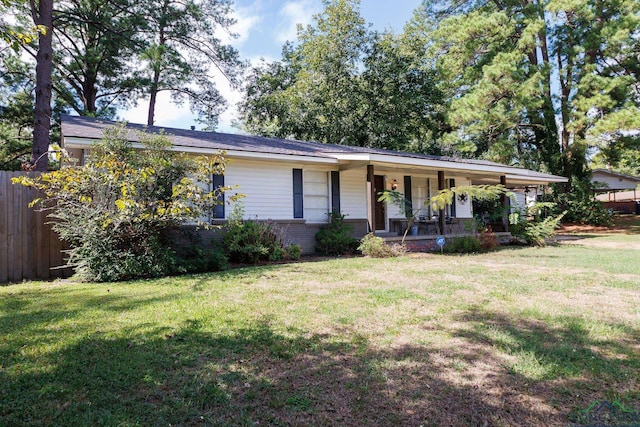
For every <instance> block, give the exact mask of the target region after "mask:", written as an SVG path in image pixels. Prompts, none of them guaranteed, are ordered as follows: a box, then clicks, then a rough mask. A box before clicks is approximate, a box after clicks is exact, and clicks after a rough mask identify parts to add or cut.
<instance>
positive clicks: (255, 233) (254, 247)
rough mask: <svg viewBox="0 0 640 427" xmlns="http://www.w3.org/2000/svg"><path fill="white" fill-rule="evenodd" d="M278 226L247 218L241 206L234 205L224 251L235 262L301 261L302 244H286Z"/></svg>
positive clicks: (226, 226)
mask: <svg viewBox="0 0 640 427" xmlns="http://www.w3.org/2000/svg"><path fill="white" fill-rule="evenodd" d="M278 231H279V230H277V227H276V226H275V225H274V224H272V223H269V222H262V221H261V222H258V221H252V220H245V219H244V208H243V206H242V204H241V203H239V202H238V203H236V204H235V205H234V208H233V211H232V212H231V214H230V216H229V219H228V221H227V224H226V225H225V234H224V237H223V239H222V241H223V244H224V248H225V250H226V252H227V254H228V255H229V259H230V260H231V261H233V262H240V263H249V264H255V263H257V262H258V261H282V260H285V259H299V258H300V255H301V248H300V246H298V245H289V246H287V245H285V244H284V243H283V239H282V237H281V236H280V234H281V233H279V232H278Z"/></svg>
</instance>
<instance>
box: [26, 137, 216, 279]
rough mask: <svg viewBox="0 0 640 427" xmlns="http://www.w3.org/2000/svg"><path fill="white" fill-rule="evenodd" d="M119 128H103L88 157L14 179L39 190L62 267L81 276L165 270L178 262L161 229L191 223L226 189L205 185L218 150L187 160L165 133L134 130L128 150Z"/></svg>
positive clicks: (127, 276)
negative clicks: (63, 247) (62, 252)
mask: <svg viewBox="0 0 640 427" xmlns="http://www.w3.org/2000/svg"><path fill="white" fill-rule="evenodd" d="M127 135H128V132H127V131H126V130H125V129H124V127H116V128H110V129H107V130H105V132H104V137H103V140H102V141H101V142H100V143H98V144H95V145H94V146H93V147H92V150H91V156H90V157H89V159H88V161H87V163H86V164H85V165H84V166H81V167H64V168H62V169H60V170H58V171H53V172H49V173H44V174H42V175H40V176H38V177H35V178H31V177H26V176H25V177H20V178H18V179H16V180H15V182H19V183H20V184H23V185H27V186H32V187H35V188H37V189H38V190H40V191H42V193H43V194H44V197H43V198H42V199H38V200H35V201H34V202H33V204H40V206H42V207H43V209H48V210H50V213H49V217H50V218H53V219H55V221H54V222H53V226H52V227H53V229H54V230H55V231H56V232H57V233H58V234H59V235H60V238H61V239H62V240H65V241H67V242H69V244H70V247H71V249H70V250H69V259H68V265H69V266H71V267H74V268H75V270H76V273H77V276H76V277H77V278H78V279H81V280H88V281H98V282H101V281H115V280H128V279H133V278H138V277H157V276H162V275H166V274H169V273H171V272H173V271H174V269H175V268H176V263H179V261H178V260H176V259H175V258H174V253H173V251H172V250H171V248H170V245H169V244H168V242H166V241H165V240H163V239H162V237H161V236H162V235H163V234H164V233H165V231H166V230H167V229H169V228H172V227H175V226H178V225H180V224H181V223H184V222H187V221H190V222H193V221H196V222H197V221H198V218H200V217H202V216H203V215H204V214H205V213H208V212H209V211H210V210H211V209H213V208H214V207H215V205H216V204H218V203H219V202H218V201H217V200H218V197H219V195H220V193H221V192H223V191H225V190H226V188H221V189H216V190H214V191H207V190H204V189H203V187H202V186H201V185H199V184H200V182H208V180H210V178H211V175H212V174H214V173H217V174H220V173H223V172H224V167H225V159H224V157H223V156H222V155H221V154H218V155H215V156H211V157H210V158H207V159H204V158H202V159H194V158H190V157H188V156H186V155H179V154H178V153H175V152H173V151H171V150H170V147H171V142H170V141H169V139H168V138H167V137H166V136H164V135H149V134H144V133H139V134H138V138H139V140H140V143H141V144H142V145H143V148H142V150H134V149H133V147H132V145H131V143H130V142H129V141H128V138H127Z"/></svg>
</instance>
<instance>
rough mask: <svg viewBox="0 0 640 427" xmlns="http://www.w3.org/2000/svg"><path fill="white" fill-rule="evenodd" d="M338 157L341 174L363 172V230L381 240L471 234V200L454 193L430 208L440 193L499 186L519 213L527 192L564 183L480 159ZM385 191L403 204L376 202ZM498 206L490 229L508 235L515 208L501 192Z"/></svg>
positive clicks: (473, 226) (473, 228)
mask: <svg viewBox="0 0 640 427" xmlns="http://www.w3.org/2000/svg"><path fill="white" fill-rule="evenodd" d="M337 157H338V158H339V162H340V167H339V170H340V175H341V176H342V174H343V173H344V174H350V173H351V172H352V171H354V170H360V171H363V169H365V170H366V185H367V187H366V216H367V224H368V230H369V232H373V233H375V234H376V235H379V236H381V237H384V238H386V239H394V238H398V239H402V237H403V235H404V233H405V231H406V229H407V227H410V230H409V232H408V233H407V238H408V239H409V241H413V240H427V241H429V240H433V239H435V238H436V237H437V236H463V235H471V234H475V233H476V232H477V223H476V219H475V218H474V216H475V213H474V209H473V206H472V202H473V201H472V200H470V197H467V196H466V195H465V194H462V193H457V194H456V195H455V197H454V198H453V200H452V203H450V204H448V205H446V206H444V207H440V208H434V207H433V206H431V203H430V200H431V197H433V196H435V195H437V194H438V192H440V191H441V190H445V189H452V188H459V187H466V186H471V185H479V184H482V185H498V184H499V185H502V186H504V187H505V188H507V189H510V190H512V191H515V192H517V193H518V192H519V194H520V195H521V196H522V202H523V205H522V206H518V207H517V208H520V209H522V208H524V207H525V205H526V204H527V203H528V202H530V201H531V200H533V198H532V195H533V194H535V191H534V192H532V191H531V190H532V189H534V188H536V189H537V188H538V187H540V186H542V185H546V184H549V183H551V182H564V181H566V178H563V177H557V176H553V175H548V174H544V173H539V172H535V171H531V170H527V169H522V168H516V167H511V166H505V165H499V164H496V163H492V162H486V161H481V160H467V159H450V158H444V157H435V156H433V157H431V156H424V155H415V157H413V156H412V155H405V156H402V157H401V156H394V155H386V153H385V154H381V155H378V154H371V153H369V154H367V155H366V156H361V155H354V154H351V155H349V156H340V155H338V156H337ZM344 176H347V175H344ZM385 191H394V192H397V193H399V194H401V195H403V196H404V198H405V201H403V202H404V205H403V206H400V205H398V204H397V203H395V204H393V203H390V202H385V201H381V200H380V195H381V194H382V193H383V192H385ZM527 198H528V200H527ZM360 200H361V201H362V202H364V200H362V199H360ZM518 204H520V200H519V201H518ZM499 205H500V207H499V209H498V210H499V211H500V212H501V214H500V215H501V217H500V218H497V223H496V222H495V219H494V227H493V231H497V232H502V233H506V234H505V236H509V234H508V232H509V220H508V216H509V213H510V212H511V209H513V208H516V206H512V204H511V201H510V199H509V197H507V196H506V195H504V194H503V195H502V196H501V197H500V200H499ZM361 206H362V205H361ZM412 225H413V227H411V226H412Z"/></svg>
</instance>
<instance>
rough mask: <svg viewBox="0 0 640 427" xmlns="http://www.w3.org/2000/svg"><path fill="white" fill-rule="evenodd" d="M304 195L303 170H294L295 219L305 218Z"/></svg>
mask: <svg viewBox="0 0 640 427" xmlns="http://www.w3.org/2000/svg"><path fill="white" fill-rule="evenodd" d="M302 202H303V195H302V169H294V170H293V217H294V218H304V208H303V204H302Z"/></svg>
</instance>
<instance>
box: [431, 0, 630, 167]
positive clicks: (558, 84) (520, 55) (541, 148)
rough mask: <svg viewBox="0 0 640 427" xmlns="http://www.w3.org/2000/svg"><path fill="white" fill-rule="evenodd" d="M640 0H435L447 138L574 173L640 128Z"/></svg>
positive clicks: (436, 55)
mask: <svg viewBox="0 0 640 427" xmlns="http://www.w3.org/2000/svg"><path fill="white" fill-rule="evenodd" d="M639 11H640V4H639V3H638V2H637V1H635V0H621V1H604V2H593V1H589V0H577V1H571V2H566V1H561V0H550V1H529V2H519V1H513V0H508V1H505V2H490V1H484V0H483V1H478V2H473V3H468V2H457V3H456V2H451V1H449V0H429V1H426V2H425V3H424V8H423V10H422V16H423V18H424V19H425V20H426V21H427V22H437V25H436V26H435V27H434V29H433V31H432V32H431V40H430V45H429V46H428V47H429V51H428V52H429V53H428V56H430V57H431V58H432V59H433V60H434V61H435V62H436V66H437V69H438V72H439V73H440V75H441V79H440V86H439V89H440V90H442V91H443V92H444V93H445V97H446V98H447V99H448V100H450V104H449V109H448V111H447V118H448V124H449V125H450V126H451V129H450V132H448V134H447V141H448V142H449V143H450V144H452V145H453V146H454V147H456V148H457V149H458V150H460V151H461V152H467V153H470V155H473V156H476V157H478V156H483V157H485V158H488V159H492V160H496V161H500V162H503V163H509V164H518V165H521V166H525V167H532V168H539V169H543V170H547V171H550V172H552V173H555V174H560V175H564V176H567V177H574V176H575V177H578V178H581V177H583V176H584V175H585V172H586V161H587V153H588V152H589V150H590V149H591V148H600V149H603V150H606V149H607V148H609V147H616V146H617V145H618V144H619V143H620V142H621V141H622V140H623V139H625V138H627V137H628V135H629V131H637V129H638V128H640V115H639V114H638V111H639V110H638V107H639V103H640V98H638V96H637V93H638V85H639V80H638V62H637V52H638V47H639V41H638V38H637V37H635V34H637V33H638V31H639V30H640V21H639V20H638V19H637V16H638V13H639Z"/></svg>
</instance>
